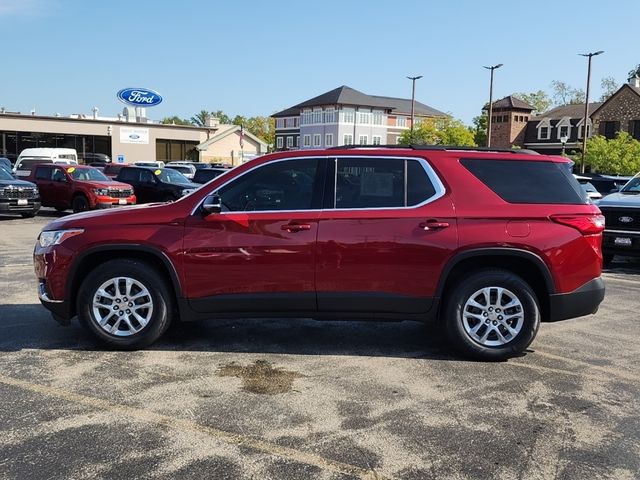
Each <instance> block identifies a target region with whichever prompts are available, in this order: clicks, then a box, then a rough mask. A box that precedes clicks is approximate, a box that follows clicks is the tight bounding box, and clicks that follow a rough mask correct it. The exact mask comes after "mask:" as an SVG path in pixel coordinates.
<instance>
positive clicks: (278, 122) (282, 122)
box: [276, 118, 285, 128]
mask: <svg viewBox="0 0 640 480" xmlns="http://www.w3.org/2000/svg"><path fill="white" fill-rule="evenodd" d="M284 126H285V120H284V118H276V128H284Z"/></svg>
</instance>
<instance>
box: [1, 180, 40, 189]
mask: <svg viewBox="0 0 640 480" xmlns="http://www.w3.org/2000/svg"><path fill="white" fill-rule="evenodd" d="M9 186H14V187H27V188H33V187H35V186H36V185H35V183H32V182H27V181H26V180H0V187H9Z"/></svg>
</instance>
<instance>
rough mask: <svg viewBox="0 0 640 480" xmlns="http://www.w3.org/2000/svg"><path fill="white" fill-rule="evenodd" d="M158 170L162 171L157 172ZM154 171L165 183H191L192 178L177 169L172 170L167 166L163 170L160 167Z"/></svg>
mask: <svg viewBox="0 0 640 480" xmlns="http://www.w3.org/2000/svg"><path fill="white" fill-rule="evenodd" d="M157 172H160V173H157ZM154 173H155V174H156V175H157V177H158V178H159V179H160V180H161V181H163V182H165V183H191V180H189V179H188V178H187V177H185V176H184V175H183V174H181V173H180V172H177V171H175V170H170V169H168V168H165V169H163V170H160V169H158V170H156V171H155V172H154Z"/></svg>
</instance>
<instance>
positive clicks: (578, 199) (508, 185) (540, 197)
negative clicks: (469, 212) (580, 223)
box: [461, 159, 586, 205]
mask: <svg viewBox="0 0 640 480" xmlns="http://www.w3.org/2000/svg"><path fill="white" fill-rule="evenodd" d="M461 163H462V165H464V166H465V167H466V168H467V169H468V170H469V171H470V172H471V173H472V174H473V175H475V176H476V177H477V178H478V179H479V180H480V181H482V183H484V184H485V185H486V186H487V187H489V188H490V189H491V190H493V191H494V192H495V193H496V194H497V195H499V196H500V198H502V199H503V200H504V201H506V202H509V203H533V204H565V205H566V204H584V203H586V198H585V196H584V193H583V192H582V189H581V188H580V184H579V183H578V182H577V180H576V179H575V178H574V177H573V175H571V173H570V172H569V169H567V168H566V165H564V164H562V163H557V162H545V161H522V160H482V159H462V160H461Z"/></svg>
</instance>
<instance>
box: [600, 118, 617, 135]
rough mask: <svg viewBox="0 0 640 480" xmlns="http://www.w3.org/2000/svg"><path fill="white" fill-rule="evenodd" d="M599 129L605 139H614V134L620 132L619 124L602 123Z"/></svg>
mask: <svg viewBox="0 0 640 480" xmlns="http://www.w3.org/2000/svg"><path fill="white" fill-rule="evenodd" d="M600 129H601V130H602V134H603V135H604V136H605V137H606V138H608V139H612V138H616V134H617V133H618V132H619V131H620V122H602V123H601V124H600Z"/></svg>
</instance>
